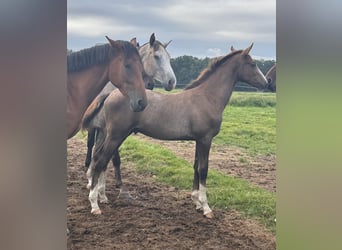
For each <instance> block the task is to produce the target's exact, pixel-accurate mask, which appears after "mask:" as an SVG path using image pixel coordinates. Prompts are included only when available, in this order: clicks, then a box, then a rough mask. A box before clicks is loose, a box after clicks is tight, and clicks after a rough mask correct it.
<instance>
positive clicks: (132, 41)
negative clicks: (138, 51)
mask: <svg viewBox="0 0 342 250" xmlns="http://www.w3.org/2000/svg"><path fill="white" fill-rule="evenodd" d="M130 43H131V44H133V45H134V47H139V46H138V43H137V38H136V37H134V38H132V39H131V41H130Z"/></svg>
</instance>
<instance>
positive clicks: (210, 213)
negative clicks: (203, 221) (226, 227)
mask: <svg viewBox="0 0 342 250" xmlns="http://www.w3.org/2000/svg"><path fill="white" fill-rule="evenodd" d="M204 216H205V217H206V218H208V219H212V218H214V213H213V212H209V213H207V214H205V215H204Z"/></svg>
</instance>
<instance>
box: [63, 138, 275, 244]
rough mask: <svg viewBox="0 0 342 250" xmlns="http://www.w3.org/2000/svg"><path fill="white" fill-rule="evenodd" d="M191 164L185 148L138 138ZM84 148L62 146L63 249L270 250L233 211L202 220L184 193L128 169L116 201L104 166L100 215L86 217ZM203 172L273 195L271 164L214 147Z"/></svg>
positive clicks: (261, 234)
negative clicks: (123, 192)
mask: <svg viewBox="0 0 342 250" xmlns="http://www.w3.org/2000/svg"><path fill="white" fill-rule="evenodd" d="M139 137H141V139H143V140H148V141H149V142H153V143H161V144H162V145H163V146H165V147H167V148H168V149H170V150H172V151H173V152H175V153H176V154H177V155H178V156H181V157H184V158H185V159H186V160H188V161H189V162H192V161H193V153H194V148H193V145H190V144H192V143H190V142H164V141H156V140H152V139H149V138H147V137H144V136H140V135H139ZM85 154H86V143H85V142H84V141H81V140H79V139H77V138H72V139H70V140H68V159H67V164H68V176H67V178H68V179H67V223H68V228H69V230H70V234H69V235H68V241H67V248H68V249H125V250H128V249H234V250H235V249H263V250H264V249H275V248H276V239H275V236H274V235H273V234H272V233H271V232H269V231H268V230H267V229H265V227H264V226H262V225H260V224H259V223H258V222H256V221H254V220H250V219H246V218H243V217H242V216H241V215H240V214H239V213H238V212H237V211H235V210H233V209H230V210H228V211H224V210H220V209H217V208H215V209H214V210H213V211H214V215H215V217H214V218H213V219H206V218H204V217H203V215H202V213H198V212H196V210H195V207H194V205H193V204H192V201H191V198H190V194H191V190H189V191H188V192H185V191H182V190H178V189H176V188H174V187H169V186H166V185H161V184H158V183H156V182H155V181H154V179H153V177H151V176H142V175H137V174H136V173H135V172H134V170H133V166H132V165H129V164H125V165H124V166H122V179H123V182H124V183H125V184H126V186H127V188H128V189H129V191H130V194H131V196H132V197H133V198H134V199H132V200H125V199H117V196H118V194H119V190H118V189H116V188H115V185H114V173H113V168H112V167H111V166H110V167H109V168H108V169H109V172H108V175H107V181H106V185H107V186H106V194H107V196H108V199H109V203H108V204H99V205H100V208H101V210H102V213H103V214H102V215H100V216H94V215H91V214H90V203H89V201H88V194H89V191H88V190H87V189H86V184H87V180H86V175H85V172H84V167H83V166H84V159H85ZM209 168H212V169H217V170H219V171H222V173H225V174H229V175H233V176H238V177H240V178H244V179H246V180H248V181H250V182H251V183H254V184H255V185H258V186H260V187H262V188H265V189H267V190H270V191H273V192H275V158H274V157H269V158H265V157H263V158H262V157H255V158H250V157H248V156H247V155H246V154H244V153H242V152H240V151H239V150H238V149H228V148H224V147H219V146H214V147H213V148H212V150H211V153H210V161H209Z"/></svg>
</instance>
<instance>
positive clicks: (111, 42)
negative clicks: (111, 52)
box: [106, 36, 121, 50]
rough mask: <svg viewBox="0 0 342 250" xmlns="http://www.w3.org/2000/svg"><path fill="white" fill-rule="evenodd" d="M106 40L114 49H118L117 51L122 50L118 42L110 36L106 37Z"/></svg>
mask: <svg viewBox="0 0 342 250" xmlns="http://www.w3.org/2000/svg"><path fill="white" fill-rule="evenodd" d="M106 38H107V40H108V42H109V43H110V45H111V46H112V47H113V48H114V49H116V50H121V46H120V44H119V43H118V42H116V41H114V40H112V39H110V38H109V37H108V36H106Z"/></svg>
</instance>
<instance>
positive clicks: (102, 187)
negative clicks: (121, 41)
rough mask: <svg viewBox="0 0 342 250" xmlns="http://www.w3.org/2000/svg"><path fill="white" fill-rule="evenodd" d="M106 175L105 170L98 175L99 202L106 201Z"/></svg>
mask: <svg viewBox="0 0 342 250" xmlns="http://www.w3.org/2000/svg"><path fill="white" fill-rule="evenodd" d="M106 176H107V171H102V172H101V174H100V176H99V187H98V190H99V198H100V203H108V198H107V196H106Z"/></svg>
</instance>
